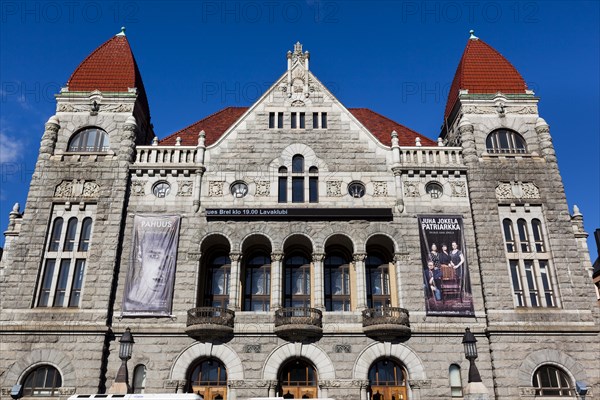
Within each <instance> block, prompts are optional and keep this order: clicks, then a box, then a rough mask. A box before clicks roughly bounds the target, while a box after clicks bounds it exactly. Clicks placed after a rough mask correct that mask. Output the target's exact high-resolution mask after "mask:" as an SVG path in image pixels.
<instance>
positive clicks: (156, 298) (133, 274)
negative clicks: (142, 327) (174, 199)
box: [122, 215, 180, 316]
mask: <svg viewBox="0 0 600 400" xmlns="http://www.w3.org/2000/svg"><path fill="white" fill-rule="evenodd" d="M179 221H180V217H179V216H172V215H166V216H165V215H160V216H158V215H156V216H141V215H136V216H135V217H134V219H133V235H132V247H131V257H130V261H129V270H128V271H127V278H126V281H125V291H124V294H123V308H122V313H123V315H128V316H135V315H147V316H168V315H170V314H171V307H172V303H173V285H174V283H175V266H176V260H177V244H178V240H179Z"/></svg>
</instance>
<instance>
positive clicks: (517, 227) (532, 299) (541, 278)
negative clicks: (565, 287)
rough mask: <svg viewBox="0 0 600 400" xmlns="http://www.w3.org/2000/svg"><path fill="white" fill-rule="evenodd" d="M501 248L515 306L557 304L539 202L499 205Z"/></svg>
mask: <svg viewBox="0 0 600 400" xmlns="http://www.w3.org/2000/svg"><path fill="white" fill-rule="evenodd" d="M499 214H500V221H501V229H502V232H503V237H504V252H505V254H506V260H507V264H508V273H509V276H510V279H511V285H512V292H513V299H514V304H515V306H516V307H559V306H560V300H559V298H558V290H556V287H557V286H556V280H555V274H554V268H553V266H552V265H553V264H552V255H551V253H550V251H549V249H548V245H547V240H546V233H545V224H544V222H543V221H544V218H543V215H542V208H541V207H540V206H514V205H513V206H501V207H500V208H499Z"/></svg>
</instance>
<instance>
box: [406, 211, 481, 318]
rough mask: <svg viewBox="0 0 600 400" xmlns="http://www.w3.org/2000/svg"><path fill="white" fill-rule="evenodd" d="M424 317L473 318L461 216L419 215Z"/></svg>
mask: <svg viewBox="0 0 600 400" xmlns="http://www.w3.org/2000/svg"><path fill="white" fill-rule="evenodd" d="M418 220H419V232H420V235H419V236H420V239H421V260H422V263H423V266H422V267H421V268H422V272H423V289H424V295H425V308H426V310H427V315H445V316H474V315H475V312H474V310H473V296H472V294H471V280H470V279H469V268H468V264H467V255H466V252H465V238H464V231H463V220H462V217H460V216H452V215H442V216H440V215H435V216H425V215H422V216H419V218H418Z"/></svg>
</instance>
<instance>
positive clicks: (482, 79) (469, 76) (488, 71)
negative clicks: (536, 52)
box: [444, 33, 527, 120]
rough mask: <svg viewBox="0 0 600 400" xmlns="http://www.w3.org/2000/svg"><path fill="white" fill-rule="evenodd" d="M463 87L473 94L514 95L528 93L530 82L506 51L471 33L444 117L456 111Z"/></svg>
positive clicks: (445, 118)
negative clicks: (509, 59)
mask: <svg viewBox="0 0 600 400" xmlns="http://www.w3.org/2000/svg"><path fill="white" fill-rule="evenodd" d="M461 89H467V90H468V91H469V94H473V93H497V92H502V93H506V94H514V93H525V90H526V89H527V84H526V83H525V80H524V79H523V77H522V76H521V74H519V71H517V69H516V68H515V67H514V66H513V65H512V64H511V63H510V62H509V61H508V60H507V59H506V58H504V56H503V55H502V54H500V53H498V52H497V51H496V50H495V49H494V48H493V47H491V46H490V45H488V44H487V43H485V42H484V41H483V40H481V39H479V38H477V37H475V36H474V35H473V34H472V33H471V38H470V39H469V40H468V42H467V46H466V47H465V51H464V52H463V55H462V58H461V59H460V62H459V63H458V68H456V73H455V75H454V80H453V81H452V86H451V87H450V93H449V94H448V101H447V102H446V111H445V112H444V120H447V119H448V116H449V115H450V113H451V112H452V108H453V107H454V104H455V103H456V101H457V100H458V94H459V91H460V90H461Z"/></svg>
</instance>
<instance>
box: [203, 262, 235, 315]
mask: <svg viewBox="0 0 600 400" xmlns="http://www.w3.org/2000/svg"><path fill="white" fill-rule="evenodd" d="M207 267H208V268H207V280H206V285H205V291H204V293H205V296H204V305H205V306H209V307H221V308H227V305H228V304H229V278H230V275H231V260H230V259H229V256H228V255H226V254H218V255H215V256H213V257H212V258H210V260H209V263H208V266H207Z"/></svg>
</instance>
